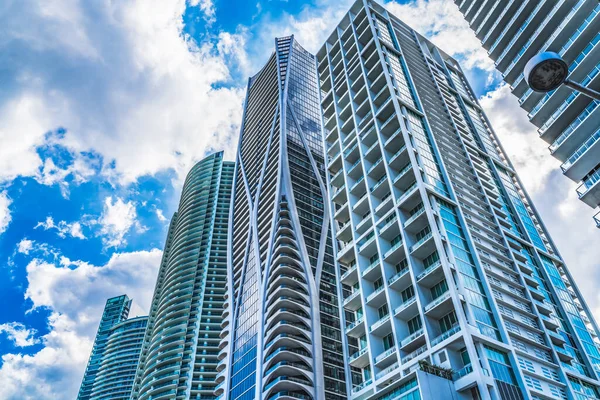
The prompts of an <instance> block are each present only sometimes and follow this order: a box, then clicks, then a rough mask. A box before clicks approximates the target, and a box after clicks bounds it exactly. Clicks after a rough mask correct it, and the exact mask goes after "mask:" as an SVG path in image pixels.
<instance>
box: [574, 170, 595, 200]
mask: <svg viewBox="0 0 600 400" xmlns="http://www.w3.org/2000/svg"><path fill="white" fill-rule="evenodd" d="M598 182H600V169H597V170H596V171H595V172H594V173H592V174H591V175H589V176H588V177H587V178H586V179H585V180H584V181H583V183H582V184H581V185H580V186H579V187H578V188H577V194H578V195H579V200H581V201H583V202H584V203H585V204H587V205H588V206H590V207H594V208H595V207H596V206H598V204H600V184H598Z"/></svg>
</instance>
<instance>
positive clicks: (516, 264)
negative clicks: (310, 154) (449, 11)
mask: <svg viewBox="0 0 600 400" xmlns="http://www.w3.org/2000/svg"><path fill="white" fill-rule="evenodd" d="M463 3H465V2H463ZM466 3H468V1H467V2H466ZM479 3H481V2H479ZM483 3H495V4H498V3H513V2H511V1H497V2H493V1H492V2H485V1H484V2H483ZM515 3H517V4H526V3H528V1H517V2H515ZM530 3H534V4H538V3H542V4H543V3H547V2H545V1H535V2H533V1H532V2H530ZM551 3H557V2H551ZM562 3H568V2H562ZM572 3H575V2H572ZM580 3H581V2H580ZM584 3H585V2H584ZM596 3H597V2H596ZM491 5H492V4H490V5H489V7H491ZM484 10H487V9H485V8H484ZM546 11H547V10H546ZM505 25H506V24H503V26H505ZM503 47H505V46H503ZM317 60H318V74H319V76H318V79H319V85H320V89H321V102H322V109H323V125H324V135H323V137H324V148H325V152H326V153H325V164H326V168H327V177H326V179H327V183H328V186H329V188H330V195H331V209H332V210H333V211H332V224H333V231H334V236H335V239H336V240H335V243H334V247H335V254H336V260H335V263H336V267H337V268H338V269H339V270H338V275H340V276H341V278H340V279H341V284H342V286H343V287H342V291H343V296H342V297H340V306H341V307H342V308H343V314H342V324H343V326H344V339H343V340H342V341H343V342H344V344H345V345H346V346H347V349H346V351H347V353H348V354H349V357H348V365H347V370H346V374H347V375H348V376H349V378H348V384H349V387H348V392H349V395H348V398H351V399H357V400H358V399H410V400H413V399H432V400H433V399H436V400H437V399H442V398H443V399H494V400H496V399H502V400H514V399H536V400H540V399H598V398H600V396H599V392H598V386H599V385H600V382H599V381H598V377H599V375H598V374H599V373H600V352H599V351H598V348H599V346H600V341H598V327H597V325H596V323H595V321H594V320H593V319H592V315H591V312H590V310H589V309H588V308H587V306H586V304H585V302H584V300H583V299H582V297H581V294H580V292H579V290H578V289H577V286H576V285H575V283H574V282H573V279H572V277H571V275H570V274H569V270H568V269H567V267H566V265H565V264H564V262H563V260H562V259H561V257H560V255H559V254H558V252H557V250H556V248H555V246H554V244H553V242H552V240H551V238H550V237H549V235H548V233H547V232H546V230H545V228H544V225H543V223H542V221H541V220H540V218H539V216H538V214H537V212H536V210H535V207H534V206H533V204H532V203H531V200H530V199H529V197H528V195H527V193H526V192H525V190H524V188H523V185H522V184H521V182H520V181H519V178H518V176H517V175H516V173H515V171H514V168H513V166H512V165H511V163H510V161H509V160H508V158H507V157H506V154H505V152H504V150H503V149H502V147H501V145H500V143H499V142H498V138H497V137H496V135H495V133H494V132H493V129H492V127H491V126H490V124H489V121H488V119H487V118H486V116H485V114H484V112H483V111H482V109H481V107H480V105H479V104H478V102H477V99H476V97H475V96H474V94H473V91H472V89H471V88H470V86H469V84H468V82H467V81H466V79H465V77H464V74H463V73H462V71H461V68H460V66H459V65H458V63H457V62H456V61H455V60H454V59H452V58H451V57H449V56H448V55H447V54H445V53H444V52H443V51H442V50H440V49H438V48H436V47H435V46H434V45H433V44H431V43H430V42H429V41H427V40H426V39H425V38H423V37H422V36H421V35H419V34H418V33H416V32H415V31H413V30H412V29H411V28H409V27H408V26H407V25H405V24H404V23H403V22H402V21H400V20H399V19H398V18H396V17H394V16H393V15H391V14H389V13H388V12H387V11H386V10H385V9H384V8H383V7H381V6H380V5H378V4H377V3H375V2H372V1H368V0H358V1H356V2H355V3H354V4H353V5H352V7H351V9H350V11H349V12H348V13H347V14H346V15H345V16H344V17H343V19H342V20H341V22H340V23H339V25H338V26H337V27H336V29H335V30H334V31H333V33H332V34H331V35H330V36H329V38H328V39H327V41H326V43H325V45H324V46H323V47H322V48H321V49H320V50H319V51H318V53H317ZM581 132H583V131H581Z"/></svg>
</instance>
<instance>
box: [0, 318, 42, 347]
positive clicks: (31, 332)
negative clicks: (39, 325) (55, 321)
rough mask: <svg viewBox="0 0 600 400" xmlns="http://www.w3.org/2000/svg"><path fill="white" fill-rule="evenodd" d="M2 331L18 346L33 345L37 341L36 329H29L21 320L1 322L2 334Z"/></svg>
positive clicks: (0, 329) (0, 331)
mask: <svg viewBox="0 0 600 400" xmlns="http://www.w3.org/2000/svg"><path fill="white" fill-rule="evenodd" d="M1 333H4V334H5V335H6V337H7V338H8V339H9V340H10V341H12V342H13V344H14V345H15V346H17V347H27V346H33V345H34V344H35V343H36V342H37V341H36V339H35V334H36V330H35V329H27V327H26V326H25V325H23V324H22V323H20V322H7V323H5V324H0V334H1Z"/></svg>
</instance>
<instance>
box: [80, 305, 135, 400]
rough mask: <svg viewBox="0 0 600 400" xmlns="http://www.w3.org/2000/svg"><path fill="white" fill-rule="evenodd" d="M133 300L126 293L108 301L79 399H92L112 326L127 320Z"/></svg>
mask: <svg viewBox="0 0 600 400" xmlns="http://www.w3.org/2000/svg"><path fill="white" fill-rule="evenodd" d="M130 307H131V300H130V299H129V297H127V296H126V295H123V296H118V297H113V298H110V299H108V300H107V301H106V305H105V306H104V312H103V313H102V319H101V320H100V326H99V327H98V332H97V333H96V339H95V340H94V347H93V348H92V353H91V355H90V359H89V361H88V365H87V367H86V369H85V374H84V375H83V381H82V382H81V387H80V388H79V394H78V395H77V400H89V399H91V395H92V389H93V386H94V382H95V381H96V375H97V374H98V370H99V369H100V364H101V362H102V357H103V356H104V353H105V351H106V345H107V342H108V339H109V336H110V334H111V331H112V328H113V327H114V326H115V325H117V324H119V323H121V322H123V321H125V320H126V319H127V316H128V315H129V308H130Z"/></svg>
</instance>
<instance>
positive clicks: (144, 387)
mask: <svg viewBox="0 0 600 400" xmlns="http://www.w3.org/2000/svg"><path fill="white" fill-rule="evenodd" d="M233 170H234V164H233V163H232V162H226V161H223V153H222V152H220V153H215V154H213V155H211V156H208V157H206V158H205V159H204V160H202V161H200V162H199V163H198V164H196V165H195V166H194V167H193V168H192V170H191V171H190V173H189V174H188V176H187V177H186V180H185V183H184V186H183V192H182V195H181V200H180V203H179V209H178V211H177V212H176V213H175V215H174V216H173V219H172V220H171V224H170V227H169V233H168V236H167V241H166V244H165V249H164V253H163V258H162V262H161V266H160V269H159V274H158V280H157V283H156V288H155V291H154V297H153V300H152V305H151V309H150V315H149V317H148V328H147V330H146V338H145V341H144V348H143V350H142V355H141V357H140V365H139V368H138V373H137V377H136V383H135V388H134V393H133V396H132V398H134V399H140V400H144V399H159V398H165V399H166V398H168V399H196V398H201V399H210V398H213V391H214V386H215V376H216V369H215V368H216V364H217V354H218V353H219V344H220V343H219V341H220V337H219V334H220V332H221V313H222V311H223V294H224V292H225V280H226V274H227V272H226V254H227V253H226V249H227V216H228V212H229V204H230V196H231V183H232V180H233Z"/></svg>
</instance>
